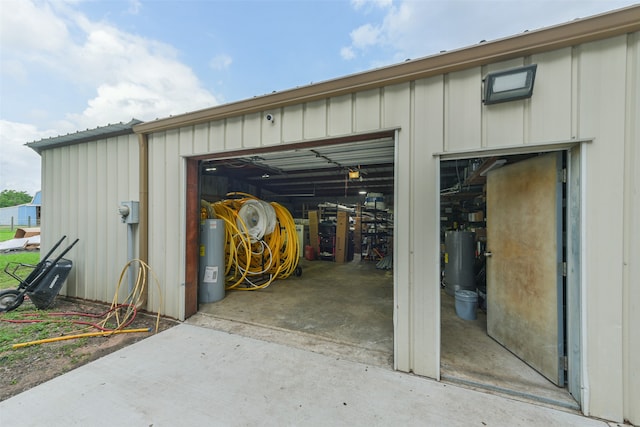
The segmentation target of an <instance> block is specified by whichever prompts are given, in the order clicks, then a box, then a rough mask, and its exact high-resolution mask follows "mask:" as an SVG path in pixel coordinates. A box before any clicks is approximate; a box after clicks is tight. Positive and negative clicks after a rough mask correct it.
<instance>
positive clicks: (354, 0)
mask: <svg viewBox="0 0 640 427" xmlns="http://www.w3.org/2000/svg"><path fill="white" fill-rule="evenodd" d="M392 4H393V0H351V6H353V8H354V9H355V10H360V9H363V8H365V7H367V6H375V7H378V8H380V9H383V8H386V7H389V6H391V5H392Z"/></svg>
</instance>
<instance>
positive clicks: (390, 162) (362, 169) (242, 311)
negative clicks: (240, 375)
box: [187, 135, 395, 367]
mask: <svg viewBox="0 0 640 427" xmlns="http://www.w3.org/2000/svg"><path fill="white" fill-rule="evenodd" d="M394 152H395V148H394V137H393V135H386V136H383V137H377V138H373V139H371V138H370V139H367V140H362V141H349V142H343V143H331V144H327V143H324V144H321V143H318V144H306V145H302V144H297V145H296V146H290V147H287V148H286V149H284V150H283V149H280V150H278V151H273V149H271V151H265V150H253V151H250V152H248V151H244V152H238V153H232V154H231V155H229V153H226V154H225V155H222V156H216V155H211V156H207V157H206V158H205V157H201V158H198V159H189V160H188V162H191V163H192V167H188V169H193V171H192V172H191V173H192V174H193V173H195V174H196V178H197V199H196V202H198V201H200V202H202V201H205V202H206V203H208V204H216V203H224V202H225V201H228V200H229V199H232V198H237V197H251V198H254V197H255V198H256V199H258V200H260V201H263V202H266V203H268V204H273V205H275V204H277V205H278V206H281V207H283V208H285V209H286V210H287V211H288V212H289V213H290V214H291V217H292V218H293V220H294V222H295V224H296V238H297V239H298V244H299V245H300V247H301V248H300V257H299V260H298V266H299V274H297V273H296V274H292V275H290V276H289V277H287V278H286V279H282V280H280V279H276V280H273V281H272V282H271V283H270V284H268V286H266V287H263V288H261V289H259V290H245V289H249V288H252V287H254V286H255V283H264V282H265V281H268V280H270V277H257V278H252V279H251V282H252V283H246V284H242V285H240V287H238V288H236V289H233V290H227V291H226V292H225V296H224V298H223V299H221V300H219V301H216V302H212V303H200V302H199V303H198V314H197V316H194V317H193V318H192V319H191V321H198V322H200V321H201V322H208V323H210V324H212V325H214V326H215V327H216V328H219V329H223V330H228V331H230V332H234V333H240V334H244V335H248V336H252V337H256V338H260V339H268V340H270V341H275V342H281V343H284V344H288V345H293V346H297V347H301V348H305V349H309V350H312V351H316V352H321V353H325V354H330V355H335V356H338V357H344V358H349V359H352V360H356V361H362V362H366V363H370V364H375V365H378V366H386V367H392V366H393V294H394V292H393V290H394V289H393V287H394V275H393V258H392V253H393V220H394V215H393V206H394V200H393V197H394V157H395V156H394ZM188 174H189V173H188ZM188 182H190V180H189V179H188ZM194 187H195V186H194ZM238 195H240V196H238ZM188 204H189V202H188ZM191 204H194V201H193V200H192V201H191ZM192 209H193V208H192ZM345 221H346V226H344V225H343V224H344V223H345ZM192 224H193V222H192ZM195 224H196V227H197V226H198V225H199V222H196V223H195ZM192 226H193V225H192ZM187 234H188V235H189V232H187ZM195 235H196V238H198V237H197V236H198V233H197V232H196V233H195ZM342 239H344V245H343V246H341V245H340V242H341V240H342ZM192 252H193V251H192ZM195 255H196V256H197V254H195ZM188 258H190V259H191V261H190V260H189V259H188V260H187V263H189V262H191V263H194V258H195V257H194V254H193V253H192V255H191V256H188ZM241 288H243V289H241Z"/></svg>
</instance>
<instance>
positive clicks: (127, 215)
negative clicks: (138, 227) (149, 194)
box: [119, 200, 140, 224]
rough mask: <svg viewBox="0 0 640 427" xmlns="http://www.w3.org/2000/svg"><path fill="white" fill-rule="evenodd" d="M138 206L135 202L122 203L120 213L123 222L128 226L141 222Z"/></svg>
mask: <svg viewBox="0 0 640 427" xmlns="http://www.w3.org/2000/svg"><path fill="white" fill-rule="evenodd" d="M138 205H139V202H134V201H133V200H131V201H127V202H120V209H119V212H120V215H121V216H122V222H124V223H126V224H137V223H138V222H140V214H139V208H138Z"/></svg>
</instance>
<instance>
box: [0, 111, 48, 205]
mask: <svg viewBox="0 0 640 427" xmlns="http://www.w3.org/2000/svg"><path fill="white" fill-rule="evenodd" d="M53 134H54V133H53V132H52V131H40V130H38V129H37V128H36V127H35V126H33V125H29V124H24V123H12V122H9V121H6V120H0V152H2V156H1V157H0V191H2V190H16V191H26V192H27V193H29V194H30V195H32V196H33V195H34V193H35V192H36V191H38V190H40V156H39V155H38V154H37V153H36V152H35V151H33V150H32V149H31V148H28V147H26V146H25V145H24V144H25V143H26V142H31V141H36V140H40V139H43V138H46V137H49V136H53Z"/></svg>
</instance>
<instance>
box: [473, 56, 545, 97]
mask: <svg viewBox="0 0 640 427" xmlns="http://www.w3.org/2000/svg"><path fill="white" fill-rule="evenodd" d="M537 68H538V66H537V65H536V64H533V65H527V66H526V67H520V68H512V69H510V70H504V71H496V72H494V73H489V74H487V76H486V77H485V79H484V101H483V102H484V103H485V105H490V104H498V103H500V102H507V101H515V100H517V99H525V98H531V95H533V82H534V81H535V79H536V69H537Z"/></svg>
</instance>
